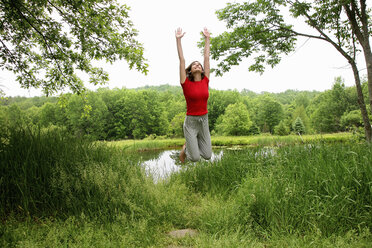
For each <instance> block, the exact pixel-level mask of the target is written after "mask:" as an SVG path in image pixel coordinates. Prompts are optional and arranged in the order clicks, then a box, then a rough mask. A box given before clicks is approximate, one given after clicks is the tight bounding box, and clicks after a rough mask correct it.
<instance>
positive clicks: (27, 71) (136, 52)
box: [0, 0, 148, 95]
mask: <svg viewBox="0 0 372 248" xmlns="http://www.w3.org/2000/svg"><path fill="white" fill-rule="evenodd" d="M128 11H129V7H127V6H126V5H120V4H118V3H117V2H116V1H115V0H99V1H98V0H85V1H80V0H68V1H63V0H30V1H24V0H1V1H0V22H1V25H0V68H1V69H7V70H10V71H13V72H14V73H15V74H16V75H17V81H18V82H19V83H20V84H21V86H22V87H25V88H30V87H36V88H39V87H41V88H42V89H43V91H44V92H45V94H46V95H50V94H52V93H55V92H57V91H59V90H61V89H64V88H65V87H68V88H70V89H71V90H72V91H73V92H76V93H80V92H82V91H83V90H84V85H83V82H82V80H81V79H80V78H79V77H78V76H77V75H76V72H79V71H80V72H84V73H87V74H88V75H89V82H90V83H93V84H95V85H97V84H101V83H105V82H107V81H108V74H107V73H106V72H104V71H103V69H102V68H100V67H94V66H93V65H92V63H91V61H92V60H103V59H105V60H106V61H107V62H110V63H112V62H114V61H116V60H121V59H125V60H126V61H127V62H128V63H129V67H130V68H131V69H132V68H133V67H135V68H136V69H137V70H139V71H141V72H143V73H147V66H148V65H147V64H146V63H145V59H144V58H143V47H142V44H140V43H139V42H138V41H137V40H136V39H135V38H136V36H137V34H138V33H137V31H136V30H135V29H134V28H133V23H132V22H131V21H130V19H129V16H128Z"/></svg>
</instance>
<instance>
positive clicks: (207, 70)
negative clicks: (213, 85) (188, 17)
mask: <svg viewBox="0 0 372 248" xmlns="http://www.w3.org/2000/svg"><path fill="white" fill-rule="evenodd" d="M203 35H204V38H205V46H204V75H205V76H207V78H208V79H209V74H210V68H211V66H210V63H209V56H210V34H209V31H208V29H207V28H204V30H203Z"/></svg>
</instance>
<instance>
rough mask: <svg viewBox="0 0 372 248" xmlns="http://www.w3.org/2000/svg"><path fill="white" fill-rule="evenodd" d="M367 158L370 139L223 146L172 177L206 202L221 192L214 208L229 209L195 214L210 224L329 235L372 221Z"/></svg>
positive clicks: (371, 173) (371, 157)
mask: <svg viewBox="0 0 372 248" xmlns="http://www.w3.org/2000/svg"><path fill="white" fill-rule="evenodd" d="M371 165H372V147H371V146H369V145H357V144H333V145H324V144H322V143H318V144H316V145H306V146H303V145H302V146H289V147H280V148H275V149H273V150H266V151H265V150H264V151H262V149H260V148H258V147H256V148H253V149H252V148H251V149H244V150H239V151H226V152H225V153H224V156H223V158H222V160H221V161H220V162H215V163H207V162H205V163H200V164H196V165H194V166H190V167H188V168H186V169H185V170H183V171H181V172H180V173H179V174H178V175H173V177H174V178H177V180H179V179H180V180H182V181H183V182H184V183H185V184H186V185H188V187H189V188H190V189H192V190H193V191H194V192H196V193H201V194H203V195H205V196H206V197H211V199H212V200H209V201H208V202H209V203H211V202H214V200H213V199H215V197H217V198H220V199H224V202H225V203H224V204H222V205H219V203H218V204H217V206H214V207H213V209H220V211H217V212H219V213H220V214H221V213H227V214H225V215H223V216H218V214H217V213H214V214H211V215H209V214H207V215H206V216H200V218H202V219H203V222H204V223H208V222H212V223H214V224H213V226H214V228H216V227H217V226H219V227H220V228H222V229H226V228H227V226H228V225H227V223H229V226H231V227H233V229H236V228H238V229H240V230H242V229H243V230H254V231H255V232H257V234H259V235H263V236H267V235H273V234H291V233H299V234H304V233H308V232H313V233H317V232H320V233H322V235H325V236H329V235H332V234H339V235H342V234H345V233H347V232H348V231H350V230H357V231H358V230H361V229H363V228H367V229H371V227H372V214H371V213H372V166H371ZM212 196H213V197H212ZM217 202H218V201H217ZM218 206H219V207H218ZM212 211H214V210H212ZM212 218H213V220H212ZM205 228H207V229H208V227H205ZM235 231H236V230H235Z"/></svg>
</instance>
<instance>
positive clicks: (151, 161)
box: [138, 149, 223, 180]
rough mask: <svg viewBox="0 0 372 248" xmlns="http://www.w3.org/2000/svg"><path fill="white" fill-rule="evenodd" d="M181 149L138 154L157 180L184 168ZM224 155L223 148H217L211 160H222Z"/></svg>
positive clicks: (142, 163) (148, 171) (147, 169)
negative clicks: (181, 160) (180, 158)
mask: <svg viewBox="0 0 372 248" xmlns="http://www.w3.org/2000/svg"><path fill="white" fill-rule="evenodd" d="M179 154H180V150H162V151H145V152H140V153H139V154H138V155H140V157H141V159H140V160H141V161H142V162H141V165H142V166H144V168H145V170H146V172H147V173H149V174H151V175H152V176H153V177H154V179H155V180H158V179H164V178H166V177H167V176H169V175H170V174H171V173H173V172H177V171H179V170H180V169H181V168H182V164H181V162H180V160H179V158H178V157H179ZM222 156H223V150H222V149H215V150H214V151H213V152H212V157H211V159H210V160H209V161H211V162H213V161H216V160H220V159H221V158H222Z"/></svg>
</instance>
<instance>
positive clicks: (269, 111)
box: [0, 77, 370, 140]
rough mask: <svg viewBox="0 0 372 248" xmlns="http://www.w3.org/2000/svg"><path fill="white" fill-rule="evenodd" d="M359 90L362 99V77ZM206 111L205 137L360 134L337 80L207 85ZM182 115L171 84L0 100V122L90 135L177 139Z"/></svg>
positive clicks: (355, 112) (350, 101)
mask: <svg viewBox="0 0 372 248" xmlns="http://www.w3.org/2000/svg"><path fill="white" fill-rule="evenodd" d="M363 90H364V94H365V95H366V97H365V99H368V97H367V94H368V92H367V82H366V81H365V82H364V83H363ZM366 105H367V106H368V104H366ZM208 110H209V125H210V130H211V133H212V135H229V136H243V135H244V136H246V135H256V134H261V133H270V134H274V135H288V134H290V133H294V134H316V133H335V132H345V131H353V132H363V129H362V127H363V124H362V117H361V114H360V110H359V108H358V103H357V92H356V90H355V87H346V86H345V82H344V81H343V79H342V78H340V77H339V78H335V80H334V83H333V86H332V88H331V89H329V90H326V91H324V92H319V91H297V90H287V91H285V92H281V93H269V92H261V93H255V92H252V91H249V90H242V91H237V90H225V91H222V90H215V89H211V90H210V97H209V101H208ZM185 113H186V103H185V99H184V96H183V94H182V89H181V87H178V86H170V85H161V86H146V87H142V88H136V89H126V88H122V89H118V88H115V89H108V88H99V89H98V90H96V91H89V92H87V93H85V94H82V95H77V94H63V95H61V96H60V97H58V98H57V97H45V96H39V97H30V98H27V97H7V98H3V99H2V100H1V106H0V123H1V125H0V126H1V127H2V128H3V129H4V128H5V127H7V126H17V125H21V126H35V127H40V128H41V129H44V128H65V129H67V130H68V131H69V132H71V133H72V134H74V135H76V136H78V137H82V136H87V137H89V138H91V139H92V140H122V139H143V138H149V139H154V138H161V137H163V138H165V137H166V138H174V137H182V136H183V131H182V125H183V121H184V117H185ZM369 113H370V111H369Z"/></svg>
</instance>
